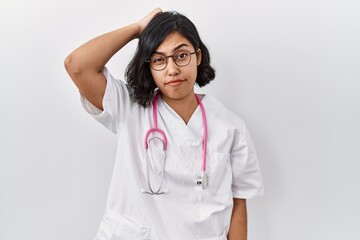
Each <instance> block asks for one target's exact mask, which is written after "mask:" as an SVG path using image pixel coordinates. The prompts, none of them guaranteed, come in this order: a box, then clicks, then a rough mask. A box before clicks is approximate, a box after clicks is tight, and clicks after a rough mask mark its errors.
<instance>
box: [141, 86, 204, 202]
mask: <svg viewBox="0 0 360 240" xmlns="http://www.w3.org/2000/svg"><path fill="white" fill-rule="evenodd" d="M159 96H160V94H159V92H158V93H157V94H156V95H155V97H154V100H153V122H154V127H153V128H150V129H149V130H148V131H147V132H146V134H145V141H144V145H145V151H146V177H147V183H148V188H149V190H148V191H145V190H142V192H143V193H147V194H150V195H160V194H164V193H166V192H165V191H162V190H161V188H162V184H163V182H164V173H165V158H166V149H167V138H166V134H165V132H164V131H163V130H161V129H160V128H158V121H157V101H158V98H159ZM195 97H196V100H197V101H198V103H199V106H200V110H201V114H202V121H203V126H204V135H203V146H202V147H203V151H202V164H201V175H200V176H198V177H197V178H196V185H198V186H201V187H202V189H203V190H205V189H206V188H207V186H208V176H207V174H206V148H207V135H208V132H207V122H206V113H205V109H204V106H203V104H202V102H201V100H200V98H199V97H198V96H197V95H196V94H195ZM151 133H159V134H160V135H161V138H159V137H151V138H150V139H149V136H150V134H151ZM153 139H157V140H160V141H162V143H163V146H162V147H163V153H162V162H161V167H162V169H161V177H160V184H159V187H158V188H153V186H152V185H151V181H150V170H149V153H148V151H149V143H150V141H152V140H153Z"/></svg>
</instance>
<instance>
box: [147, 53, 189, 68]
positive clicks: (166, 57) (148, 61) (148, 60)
mask: <svg viewBox="0 0 360 240" xmlns="http://www.w3.org/2000/svg"><path fill="white" fill-rule="evenodd" d="M181 51H183V52H188V53H189V56H190V60H189V62H188V63H187V64H185V65H179V64H178V63H177V62H176V59H175V57H174V56H175V55H176V53H177V52H181ZM195 53H196V51H194V52H190V51H189V50H177V51H175V52H174V54H173V55H168V56H166V55H165V54H163V53H157V54H156V55H162V56H164V57H165V59H166V63H165V66H164V67H163V68H161V69H155V68H153V66H152V64H151V62H150V59H151V58H152V56H153V55H154V54H153V55H151V56H150V57H149V58H148V59H147V60H146V61H145V62H147V63H149V65H150V67H151V68H152V69H153V70H154V71H162V70H164V69H165V68H166V67H167V65H168V62H169V61H168V58H170V57H171V58H172V59H173V61H174V63H175V64H176V66H178V67H186V66H187V65H189V64H190V62H191V55H193V54H195Z"/></svg>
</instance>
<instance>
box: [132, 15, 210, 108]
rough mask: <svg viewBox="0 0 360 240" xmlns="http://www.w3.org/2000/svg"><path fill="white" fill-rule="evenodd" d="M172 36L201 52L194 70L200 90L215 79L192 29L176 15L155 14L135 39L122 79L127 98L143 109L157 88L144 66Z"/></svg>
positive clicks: (185, 19)
mask: <svg viewBox="0 0 360 240" xmlns="http://www.w3.org/2000/svg"><path fill="white" fill-rule="evenodd" d="M173 32H178V33H180V34H181V35H182V36H183V37H185V38H186V39H187V40H188V41H189V42H190V43H191V44H192V45H193V46H194V48H195V50H197V49H199V48H200V49H201V53H202V60H201V63H200V65H199V66H198V73H197V78H196V83H197V84H198V85H199V86H200V87H203V86H205V85H206V84H208V83H209V82H210V81H211V80H213V79H214V78H215V70H214V69H213V68H212V67H211V66H210V55H209V51H208V49H207V48H206V46H205V45H204V43H203V42H202V41H201V39H200V36H199V33H198V31H197V30H196V27H195V25H194V24H193V23H192V22H191V21H190V20H189V19H188V18H187V17H185V16H184V15H182V14H179V13H177V12H162V13H158V14H157V15H156V16H155V17H154V18H153V19H152V20H151V21H150V22H149V24H148V25H147V26H146V27H145V29H144V31H143V32H142V33H141V34H140V36H139V42H138V47H137V50H136V53H135V55H134V57H133V59H132V60H131V61H130V63H129V65H128V66H127V69H126V73H125V78H126V80H127V82H128V85H129V86H130V88H131V90H132V91H131V98H132V99H133V100H134V101H135V102H137V103H139V104H141V105H142V106H144V107H147V106H149V105H150V103H151V100H152V97H153V95H154V90H155V89H156V88H157V86H156V84H155V82H154V79H153V77H152V75H151V72H150V66H149V63H148V62H146V61H147V60H148V59H149V57H150V56H151V55H152V54H153V53H154V52H155V51H156V48H157V47H158V46H159V45H160V44H161V43H162V42H163V41H164V39H165V38H166V37H167V36H168V35H169V34H170V33H173Z"/></svg>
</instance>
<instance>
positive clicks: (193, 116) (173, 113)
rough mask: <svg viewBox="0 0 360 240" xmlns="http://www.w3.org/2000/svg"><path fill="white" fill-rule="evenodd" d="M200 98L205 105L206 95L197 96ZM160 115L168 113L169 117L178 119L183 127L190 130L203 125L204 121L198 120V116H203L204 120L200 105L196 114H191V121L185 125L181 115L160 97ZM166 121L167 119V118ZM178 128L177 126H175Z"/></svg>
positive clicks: (196, 109)
mask: <svg viewBox="0 0 360 240" xmlns="http://www.w3.org/2000/svg"><path fill="white" fill-rule="evenodd" d="M197 95H198V96H199V98H200V101H201V102H202V103H203V104H204V99H206V95H205V94H197ZM157 111H158V113H159V114H165V115H166V112H165V111H167V112H168V113H170V114H168V115H170V116H172V117H173V118H175V119H177V121H179V122H181V125H182V126H185V127H188V128H193V127H198V125H202V124H201V123H202V121H200V123H199V121H198V120H197V118H198V117H197V115H199V114H200V115H201V118H202V112H201V109H200V104H198V105H197V106H196V108H195V110H194V112H193V113H192V114H191V117H190V119H189V121H188V122H187V123H185V121H184V120H183V119H182V118H181V117H180V115H179V114H178V113H177V112H176V111H175V110H174V109H173V108H172V107H170V105H169V104H168V103H166V102H165V100H164V99H163V98H162V97H161V96H160V97H159V99H158V110H157ZM165 119H166V118H165ZM175 127H176V126H175Z"/></svg>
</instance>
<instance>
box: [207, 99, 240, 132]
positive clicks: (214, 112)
mask: <svg viewBox="0 0 360 240" xmlns="http://www.w3.org/2000/svg"><path fill="white" fill-rule="evenodd" d="M204 107H205V110H206V111H207V112H208V114H207V115H209V119H208V120H209V121H212V122H213V124H216V125H218V124H222V127H225V126H226V127H227V128H235V129H241V130H242V129H244V127H245V122H244V120H243V119H242V118H241V117H240V116H238V115H237V114H236V113H234V112H233V111H231V110H230V109H229V108H228V107H226V106H225V105H224V104H223V103H222V102H221V101H220V100H218V99H217V98H216V97H214V96H212V95H209V94H206V95H205V96H204Z"/></svg>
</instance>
